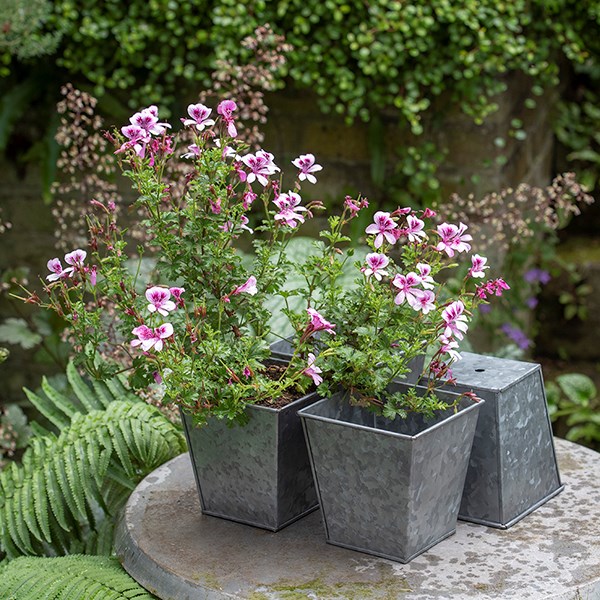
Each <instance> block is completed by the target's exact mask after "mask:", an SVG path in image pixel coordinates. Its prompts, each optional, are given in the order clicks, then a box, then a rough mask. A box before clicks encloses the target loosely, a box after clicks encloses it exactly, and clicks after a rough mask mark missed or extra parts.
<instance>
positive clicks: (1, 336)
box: [0, 317, 42, 350]
mask: <svg viewBox="0 0 600 600" xmlns="http://www.w3.org/2000/svg"><path fill="white" fill-rule="evenodd" d="M41 341H42V336H41V335H40V334H39V333H36V332H35V331H31V329H29V325H27V322H26V321H25V320H24V319H17V318H15V317H10V318H8V319H6V320H5V321H4V323H2V324H1V325H0V342H7V343H9V344H15V345H17V344H18V345H19V346H21V347H22V348H24V349H25V350H30V349H31V348H33V347H34V346H37V345H38V344H39V343H40V342H41Z"/></svg>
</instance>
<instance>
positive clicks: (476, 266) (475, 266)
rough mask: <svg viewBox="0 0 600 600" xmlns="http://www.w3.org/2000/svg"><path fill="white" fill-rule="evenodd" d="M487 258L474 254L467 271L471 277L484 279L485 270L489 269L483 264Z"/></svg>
mask: <svg viewBox="0 0 600 600" xmlns="http://www.w3.org/2000/svg"><path fill="white" fill-rule="evenodd" d="M486 262H487V258H485V257H483V256H479V254H474V255H473V256H472V257H471V268H470V269H469V275H470V276H471V277H485V272H484V271H485V269H489V266H488V265H486V264H485V263H486Z"/></svg>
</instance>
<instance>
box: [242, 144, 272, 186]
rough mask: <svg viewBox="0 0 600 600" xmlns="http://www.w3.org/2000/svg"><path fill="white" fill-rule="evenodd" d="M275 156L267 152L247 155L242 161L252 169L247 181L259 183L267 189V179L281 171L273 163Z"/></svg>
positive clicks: (260, 151)
mask: <svg viewBox="0 0 600 600" xmlns="http://www.w3.org/2000/svg"><path fill="white" fill-rule="evenodd" d="M273 158H274V157H273V155H272V154H271V153H270V152H266V151H265V150H258V151H257V152H256V154H246V156H242V158H241V161H242V162H243V163H244V164H245V165H246V166H247V167H248V168H249V169H250V171H251V172H250V173H248V177H247V179H246V181H247V182H248V183H252V182H253V181H255V180H256V181H258V182H259V183H260V184H261V185H262V186H263V187H265V186H266V185H267V184H268V183H269V180H268V179H267V177H269V176H271V175H274V174H275V173H276V172H277V171H279V170H280V169H279V167H278V166H277V165H276V164H275V163H274V162H273Z"/></svg>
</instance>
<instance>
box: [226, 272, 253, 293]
mask: <svg viewBox="0 0 600 600" xmlns="http://www.w3.org/2000/svg"><path fill="white" fill-rule="evenodd" d="M257 292H258V289H257V287H256V277H254V275H250V277H248V280H247V281H246V283H242V285H239V286H238V287H236V288H235V290H233V292H231V295H232V296H235V295H236V294H243V293H245V294H250V295H251V296H254V295H255V294H256V293H257Z"/></svg>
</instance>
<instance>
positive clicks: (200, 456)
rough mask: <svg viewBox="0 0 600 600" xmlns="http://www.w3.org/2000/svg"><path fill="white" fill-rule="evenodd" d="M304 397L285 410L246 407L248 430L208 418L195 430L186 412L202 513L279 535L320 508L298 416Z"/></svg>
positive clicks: (310, 398)
mask: <svg viewBox="0 0 600 600" xmlns="http://www.w3.org/2000/svg"><path fill="white" fill-rule="evenodd" d="M318 398H319V397H318V396H317V394H315V393H313V394H310V395H308V396H304V397H302V398H300V399H298V400H296V401H295V402H292V403H291V404H289V405H287V406H285V407H283V408H271V407H266V406H254V405H252V406H248V408H247V411H248V416H249V422H248V424H247V425H244V426H240V425H234V426H233V427H232V426H230V425H227V423H226V422H225V421H221V420H217V419H210V420H209V422H208V423H207V424H206V426H204V427H195V426H194V425H193V421H192V419H191V417H189V416H188V415H186V414H183V413H182V421H183V424H184V429H185V434H186V437H187V441H188V448H189V452H190V456H191V459H192V467H193V469H194V475H195V477H196V484H197V487H198V493H199V496H200V505H201V508H202V513H203V514H206V515H212V516H215V517H221V518H224V519H229V520H231V521H238V522H239V523H245V524H247V525H254V526H255V527H261V528H263V529H268V530H270V531H278V530H279V529H282V528H283V527H285V526H286V525H289V524H290V523H292V522H294V521H296V520H297V519H299V518H300V517H302V516H304V515H306V514H307V513H309V512H311V511H313V510H315V509H316V508H317V506H318V503H317V495H316V491H315V487H314V483H313V477H312V473H311V467H310V461H309V458H308V452H307V449H306V443H305V441H304V435H303V432H302V424H301V422H300V418H299V417H298V415H297V411H298V410H299V409H301V408H304V407H307V406H309V405H310V404H312V403H313V402H315V401H316V400H318Z"/></svg>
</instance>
